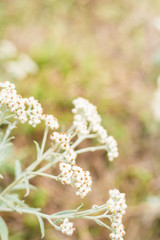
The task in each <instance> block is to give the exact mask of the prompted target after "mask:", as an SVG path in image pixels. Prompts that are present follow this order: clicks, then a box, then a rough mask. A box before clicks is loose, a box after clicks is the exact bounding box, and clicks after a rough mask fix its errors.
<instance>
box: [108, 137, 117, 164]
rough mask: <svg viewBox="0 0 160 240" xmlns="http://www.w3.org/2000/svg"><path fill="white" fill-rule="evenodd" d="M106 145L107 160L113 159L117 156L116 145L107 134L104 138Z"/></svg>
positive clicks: (112, 138)
mask: <svg viewBox="0 0 160 240" xmlns="http://www.w3.org/2000/svg"><path fill="white" fill-rule="evenodd" d="M106 147H107V151H108V159H109V161H113V159H114V158H116V157H118V147H117V142H116V140H115V139H114V137H112V136H109V137H107V138H106Z"/></svg>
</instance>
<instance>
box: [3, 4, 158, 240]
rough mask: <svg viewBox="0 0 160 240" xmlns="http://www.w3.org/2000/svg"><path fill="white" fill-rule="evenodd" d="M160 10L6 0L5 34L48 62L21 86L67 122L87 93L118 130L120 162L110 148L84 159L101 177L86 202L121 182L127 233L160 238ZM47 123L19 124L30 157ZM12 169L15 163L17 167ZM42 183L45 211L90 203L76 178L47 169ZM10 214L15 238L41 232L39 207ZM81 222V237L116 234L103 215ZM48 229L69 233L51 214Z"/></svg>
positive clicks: (23, 151)
mask: <svg viewBox="0 0 160 240" xmlns="http://www.w3.org/2000/svg"><path fill="white" fill-rule="evenodd" d="M158 16H160V1H159V0H141V1H131V0H114V1H113V0H32V1H28V0H1V1H0V38H1V39H8V40H10V41H12V42H13V43H14V44H15V45H16V46H17V48H18V49H19V51H20V52H25V53H27V54H29V55H30V56H31V57H32V59H33V60H34V61H35V62H36V63H37V64H38V66H39V72H38V74H37V75H35V76H29V77H27V78H26V79H25V80H23V81H20V82H17V87H18V90H19V92H20V93H21V94H22V95H23V96H26V97H29V96H30V95H33V96H34V97H35V98H37V99H38V100H39V101H40V102H41V103H42V105H43V107H44V109H45V112H46V113H52V114H54V115H55V116H56V117H57V118H58V119H59V122H60V124H61V129H62V130H65V129H67V128H68V127H69V126H70V124H71V121H72V113H71V108H72V100H73V99H74V98H76V97H78V96H82V97H85V98H87V99H88V100H89V101H91V102H92V103H94V104H95V105H97V107H98V111H99V113H100V114H101V116H102V119H103V125H104V126H105V127H106V129H107V130H108V133H109V134H111V135H113V136H114V137H115V138H116V139H117V141H118V144H119V151H120V156H119V158H118V159H116V160H115V162H114V163H112V164H110V163H109V162H108V160H107V156H106V154H105V153H104V152H101V151H99V152H97V153H87V154H83V155H82V156H80V158H79V160H78V161H79V165H81V166H83V167H84V168H85V169H88V170H90V171H91V175H92V176H93V180H94V184H93V189H92V192H91V193H90V194H89V195H88V196H87V197H86V199H84V200H83V202H84V207H85V208H87V207H91V206H92V205H93V204H102V203H104V202H105V201H106V200H107V198H108V190H109V189H111V188H114V187H117V188H119V189H120V191H122V192H125V193H126V197H127V203H128V205H129V208H128V211H127V214H126V217H125V226H126V237H125V239H127V240H135V239H136V240H144V239H145V240H159V239H160V175H159V172H160V164H159V161H160V126H159V124H157V123H155V122H154V119H153V117H152V113H151V106H150V105H151V100H152V97H153V92H154V89H155V88H156V79H157V77H158V75H159V74H160V32H158V31H157V29H156V28H155V26H154V20H155V18H156V17H158ZM3 80H7V79H3ZM42 133H43V129H41V128H40V127H38V128H37V129H33V128H31V127H28V126H27V125H24V126H21V127H20V128H19V130H16V131H15V134H16V136H17V137H16V140H15V144H16V151H17V153H18V155H19V158H20V159H23V161H24V162H23V164H24V165H27V164H28V163H29V162H31V161H32V160H33V157H34V154H35V153H34V145H33V144H32V139H36V140H39V141H40V140H41V136H42ZM86 144H89V142H88V141H85V142H84V143H83V144H82V146H85V145H86ZM12 170H13V169H12V167H10V165H9V164H8V170H7V171H8V172H10V174H9V175H11V176H12ZM9 175H8V178H7V179H6V183H7V182H10V180H11V176H9ZM32 183H33V184H36V185H38V186H39V188H40V191H39V192H36V193H32V194H31V196H30V197H29V198H28V199H27V201H28V202H30V204H31V205H32V206H35V207H42V209H43V211H44V212H47V213H52V212H55V211H61V210H66V209H69V208H75V207H76V206H77V205H78V204H79V203H80V199H79V198H78V197H76V196H75V192H74V190H73V189H72V188H71V187H70V186H67V187H66V186H65V187H64V186H62V185H61V184H58V183H54V182H52V181H51V180H48V179H42V178H36V179H34V180H32ZM5 220H6V222H7V223H8V226H9V229H10V240H22V239H24V240H29V239H30V240H33V239H34V240H39V239H40V238H41V236H40V230H39V225H38V222H37V219H35V218H34V217H32V216H28V215H26V216H19V215H18V214H8V215H5ZM75 226H76V229H77V230H76V232H75V233H74V235H73V236H72V237H71V239H73V240H104V239H109V237H108V232H107V230H105V229H104V228H102V227H100V226H97V225H96V224H94V223H93V222H90V221H80V220H76V221H75ZM45 239H46V240H51V239H52V240H58V239H60V240H64V239H69V238H67V237H66V236H64V235H62V234H61V233H59V232H57V231H56V230H54V229H53V228H52V227H51V226H49V225H47V223H46V236H45Z"/></svg>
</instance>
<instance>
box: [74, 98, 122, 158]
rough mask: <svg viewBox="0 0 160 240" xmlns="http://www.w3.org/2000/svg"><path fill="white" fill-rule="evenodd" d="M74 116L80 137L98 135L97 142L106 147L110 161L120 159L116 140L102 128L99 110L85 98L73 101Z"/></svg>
mask: <svg viewBox="0 0 160 240" xmlns="http://www.w3.org/2000/svg"><path fill="white" fill-rule="evenodd" d="M73 104H74V108H73V110H72V112H73V114H74V121H73V125H74V127H75V128H76V130H77V133H78V135H80V136H81V135H84V136H85V135H88V134H89V133H90V132H93V133H96V136H97V140H98V141H99V142H100V143H101V144H105V145H106V150H107V151H108V158H109V161H113V159H114V158H117V157H118V147H117V143H116V140H115V139H114V138H113V137H112V136H109V137H108V135H107V131H106V130H105V129H104V128H103V127H102V126H101V117H100V115H99V114H98V113H97V108H96V107H95V106H94V105H93V104H91V103H90V102H89V101H88V100H86V99H84V98H80V97H79V98H77V99H75V100H74V101H73Z"/></svg>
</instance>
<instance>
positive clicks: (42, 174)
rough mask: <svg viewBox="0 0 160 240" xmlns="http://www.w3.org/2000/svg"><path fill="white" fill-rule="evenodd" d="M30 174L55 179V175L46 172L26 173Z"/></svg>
mask: <svg viewBox="0 0 160 240" xmlns="http://www.w3.org/2000/svg"><path fill="white" fill-rule="evenodd" d="M28 174H30V175H36V176H43V177H48V178H51V179H54V180H57V177H56V176H52V175H50V174H47V173H41V172H38V171H36V172H30V173H28Z"/></svg>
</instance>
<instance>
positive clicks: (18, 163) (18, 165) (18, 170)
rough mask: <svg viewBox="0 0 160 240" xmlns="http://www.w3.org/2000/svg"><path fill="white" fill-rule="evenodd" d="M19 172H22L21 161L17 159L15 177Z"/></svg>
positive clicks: (18, 175)
mask: <svg viewBox="0 0 160 240" xmlns="http://www.w3.org/2000/svg"><path fill="white" fill-rule="evenodd" d="M21 173H22V169H21V163H20V161H19V160H17V161H16V167H15V179H17V178H19V177H20V175H21Z"/></svg>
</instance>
